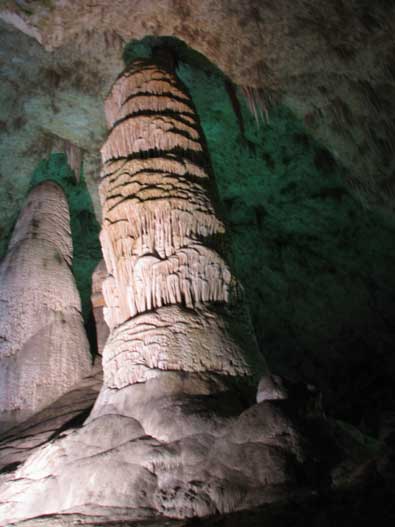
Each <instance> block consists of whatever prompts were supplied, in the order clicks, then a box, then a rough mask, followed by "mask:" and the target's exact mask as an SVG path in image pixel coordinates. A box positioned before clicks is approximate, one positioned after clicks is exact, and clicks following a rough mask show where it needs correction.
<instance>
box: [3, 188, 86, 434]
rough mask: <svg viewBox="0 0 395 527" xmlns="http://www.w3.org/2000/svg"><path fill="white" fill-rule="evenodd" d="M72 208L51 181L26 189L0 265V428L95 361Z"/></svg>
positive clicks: (43, 403) (50, 399)
mask: <svg viewBox="0 0 395 527" xmlns="http://www.w3.org/2000/svg"><path fill="white" fill-rule="evenodd" d="M71 262H72V242H71V234H70V218H69V210H68V205H67V201H66V198H65V195H64V193H63V191H62V190H61V188H60V187H58V186H57V185H55V184H54V183H43V184H41V185H38V186H37V187H35V188H34V189H33V190H32V191H31V192H30V194H29V197H28V199H27V202H26V204H25V206H24V208H23V210H22V212H21V214H20V216H19V219H18V221H17V223H16V225H15V228H14V232H13V235H12V238H11V241H10V244H9V248H8V253H7V255H6V257H5V258H4V260H3V261H2V262H1V267H0V387H1V388H0V408H1V413H0V430H1V431H4V430H6V429H7V428H9V427H10V426H12V425H13V424H15V423H18V422H21V421H22V420H24V419H26V418H28V417H29V416H30V415H32V414H33V413H35V412H38V411H39V410H41V409H43V408H44V407H45V406H47V405H48V404H50V403H51V402H53V401H54V400H55V399H57V398H58V397H60V396H61V395H63V394H64V393H66V392H67V391H68V390H70V388H71V387H72V386H73V384H75V383H76V382H77V381H79V380H80V379H81V378H82V377H83V376H84V375H87V373H88V372H89V370H90V368H91V360H90V354H89V346H88V341H87V338H86V335H85V330H84V326H83V321H82V316H81V302H80V297H79V293H78V290H77V288H76V285H75V282H74V278H73V275H72V273H71V270H70V265H71Z"/></svg>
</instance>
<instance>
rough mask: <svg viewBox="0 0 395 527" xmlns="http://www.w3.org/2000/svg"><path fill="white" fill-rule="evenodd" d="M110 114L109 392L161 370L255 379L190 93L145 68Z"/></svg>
mask: <svg viewBox="0 0 395 527" xmlns="http://www.w3.org/2000/svg"><path fill="white" fill-rule="evenodd" d="M105 112H106V116H107V121H108V124H109V126H110V133H109V135H108V139H107V141H106V142H105V144H104V146H103V148H102V159H103V172H102V181H101V185H100V196H101V202H102V209H103V229H102V233H101V243H102V248H103V254H104V259H105V262H106V266H107V270H108V278H107V279H106V280H105V281H104V285H103V293H104V298H105V302H106V307H105V309H104V316H105V319H106V321H107V323H108V325H109V327H110V328H111V336H110V339H109V340H108V343H107V345H106V347H105V349H104V353H103V366H104V372H105V383H107V386H108V387H113V386H116V387H117V388H121V387H123V386H126V385H130V384H133V383H136V382H143V381H144V380H147V379H150V378H152V377H155V376H157V375H158V374H159V372H160V371H164V370H180V371H185V372H215V373H216V374H223V375H224V376H234V377H245V376H251V375H252V374H254V373H257V369H259V365H260V366H262V360H261V359H260V357H259V355H258V353H257V350H256V347H255V342H254V338H253V336H252V331H251V327H250V326H249V324H248V318H247V317H246V316H241V317H240V316H238V317H235V316H232V313H234V312H235V311H237V313H238V315H240V312H241V311H242V309H241V306H240V303H241V299H240V288H239V286H238V284H237V281H236V279H235V278H234V277H233V276H232V273H231V271H230V269H229V266H228V265H227V264H226V262H225V260H224V259H223V257H222V255H221V254H220V251H219V249H220V248H221V246H222V245H223V241H222V238H223V235H224V230H225V229H224V225H223V222H222V221H221V220H220V219H219V218H218V216H217V214H216V211H215V208H214V205H213V203H214V202H213V192H212V182H211V181H210V177H209V168H208V159H207V155H206V152H205V148H204V143H203V138H202V135H201V132H200V127H199V122H198V118H197V115H196V113H195V111H194V108H193V104H192V101H191V100H190V98H189V96H188V94H187V93H186V91H185V89H184V87H183V86H182V84H181V83H180V81H179V80H178V79H177V77H176V76H175V74H174V73H173V72H172V71H171V69H170V68H167V67H166V65H165V64H164V63H162V64H161V63H154V62H149V61H146V62H144V61H141V60H138V61H136V62H135V63H134V64H132V66H131V67H130V68H129V69H128V70H127V71H126V72H125V73H124V75H122V76H121V77H120V78H119V79H118V81H117V82H116V83H115V84H114V86H113V88H112V90H111V92H110V94H109V96H108V98H107V100H106V104H105ZM176 306H177V307H176ZM230 320H232V323H231V324H229V321H230ZM231 325H232V326H233V327H237V326H238V333H239V339H238V340H237V339H235V333H236V332H235V331H233V334H232V330H231V329H230V326H231ZM240 337H241V341H242V347H241V346H240V344H241V342H240Z"/></svg>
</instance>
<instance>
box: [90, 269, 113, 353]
mask: <svg viewBox="0 0 395 527" xmlns="http://www.w3.org/2000/svg"><path fill="white" fill-rule="evenodd" d="M106 276H107V270H106V265H105V263H104V260H100V262H99V263H98V264H97V266H96V269H95V270H94V272H93V275H92V295H91V304H92V311H93V317H94V319H95V326H96V342H97V353H98V354H99V355H101V354H102V353H103V348H104V345H105V343H106V341H107V338H108V334H109V329H108V326H107V324H106V322H105V320H104V315H103V308H104V297H103V281H104V280H105V278H106Z"/></svg>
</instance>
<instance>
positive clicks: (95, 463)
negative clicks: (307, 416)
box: [0, 372, 314, 526]
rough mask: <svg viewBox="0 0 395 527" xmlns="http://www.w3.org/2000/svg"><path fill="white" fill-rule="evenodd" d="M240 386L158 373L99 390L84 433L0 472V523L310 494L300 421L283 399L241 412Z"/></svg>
mask: <svg viewBox="0 0 395 527" xmlns="http://www.w3.org/2000/svg"><path fill="white" fill-rule="evenodd" d="M237 384H238V383H237V382H236V381H235V380H232V381H231V380H230V379H229V378H227V377H225V376H213V375H212V374H210V375H206V374H187V373H179V372H163V373H161V375H160V376H159V377H158V378H155V379H151V380H149V381H147V382H145V383H142V384H135V385H132V386H128V387H126V388H123V389H120V390H116V389H108V388H102V391H101V393H100V395H99V398H98V400H97V403H96V405H95V407H94V408H93V410H92V413H91V415H90V417H89V419H88V420H87V421H86V422H85V424H84V425H83V426H82V427H81V428H77V429H71V430H67V431H65V432H62V433H61V434H60V435H59V436H58V437H57V438H56V439H54V440H52V441H50V442H49V443H48V444H46V445H45V446H43V447H41V448H39V449H37V450H36V451H35V452H34V453H33V455H32V456H31V457H30V458H28V459H27V461H26V462H25V464H24V465H22V466H21V467H20V468H18V469H17V470H16V472H14V473H10V474H5V475H4V476H3V481H2V485H1V488H0V503H1V505H0V518H1V520H0V525H1V526H5V525H8V524H10V523H12V522H14V523H15V522H16V523H18V522H21V521H22V520H26V519H29V518H30V519H31V518H35V517H39V516H43V515H53V514H56V515H63V514H67V515H70V514H75V515H88V516H92V517H94V516H100V517H101V518H102V520H110V519H116V518H118V517H122V519H124V520H125V519H129V520H130V521H132V520H137V519H141V520H143V519H147V518H148V517H149V518H158V517H162V518H163V517H167V518H180V519H181V518H191V517H203V516H208V515H213V514H218V513H220V514H223V513H228V512H232V511H237V510H245V509H249V508H251V507H254V506H259V505H262V504H264V503H270V502H276V501H278V500H282V499H285V498H289V497H290V496H292V495H300V494H303V493H306V492H307V493H308V492H309V491H308V490H307V486H308V484H309V479H310V475H311V468H312V465H314V463H312V461H311V460H310V459H309V456H308V443H307V442H306V439H305V438H303V439H302V436H301V434H300V432H299V430H302V429H303V428H304V423H303V418H302V417H300V416H298V414H297V412H295V408H291V406H290V404H291V403H290V401H288V400H266V401H264V402H262V403H260V404H255V405H253V406H250V407H249V408H247V409H245V408H246V402H245V400H246V399H247V398H248V397H249V393H248V389H247V390H246V391H245V392H244V393H243V395H242V396H241V395H240V393H242V392H240V391H239V390H236V389H235V388H236V387H237ZM243 399H244V400H243ZM291 415H292V416H293V417H290V416H291ZM67 517H69V516H66V517H65V518H67ZM49 525H50V524H49ZM54 525H55V524H54ZM60 525H73V524H72V523H69V524H68V523H67V521H66V523H63V524H62V523H60ZM94 525H100V523H98V524H95V523H94Z"/></svg>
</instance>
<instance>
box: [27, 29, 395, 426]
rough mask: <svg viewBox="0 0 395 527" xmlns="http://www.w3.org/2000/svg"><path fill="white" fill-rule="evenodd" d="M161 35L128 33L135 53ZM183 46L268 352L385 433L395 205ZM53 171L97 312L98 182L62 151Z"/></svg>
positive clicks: (286, 115)
mask: <svg viewBox="0 0 395 527" xmlns="http://www.w3.org/2000/svg"><path fill="white" fill-rule="evenodd" d="M165 40H166V43H167V44H169V42H170V40H169V39H165ZM155 43H156V44H157V41H155ZM151 45H152V41H151V40H150V39H145V40H144V41H143V42H139V43H132V44H129V45H128V46H127V48H126V50H125V57H126V60H130V59H131V58H133V57H134V56H138V55H143V56H144V55H145V54H148V53H149V51H150V46H151ZM173 45H174V46H175V47H176V49H177V55H178V66H177V73H178V75H179V76H180V78H181V80H182V81H183V82H184V83H185V84H186V86H187V87H188V89H189V91H190V93H191V96H192V99H193V101H194V104H195V106H196V109H197V112H198V114H199V117H200V119H201V125H202V128H203V130H204V133H205V136H206V140H207V146H208V150H209V153H210V157H211V162H212V168H213V172H214V175H215V180H216V184H217V187H218V193H219V201H220V203H219V206H220V207H221V209H222V212H223V215H224V218H225V221H226V223H227V228H228V232H229V239H230V243H231V250H232V254H231V260H232V263H233V267H234V269H235V271H236V273H237V275H238V276H239V278H240V279H241V281H242V283H243V285H244V288H245V296H246V299H247V302H248V304H249V306H250V311H251V316H252V321H253V325H254V327H255V331H256V335H257V338H258V341H259V345H260V347H261V349H262V352H263V353H265V355H266V357H267V359H268V362H269V365H270V367H271V369H272V370H273V371H274V372H275V373H280V374H283V375H287V376H288V377H291V378H294V379H302V380H303V381H307V382H310V383H314V384H316V385H318V387H319V388H320V389H321V390H322V391H323V394H324V405H325V407H326V409H327V411H328V412H329V413H332V414H334V415H336V416H337V417H340V418H343V419H346V420H349V421H351V422H353V423H354V424H356V425H359V426H362V427H364V428H365V430H366V431H368V432H370V433H372V434H375V433H376V431H377V427H378V422H377V421H378V419H379V417H378V415H379V414H380V413H381V412H383V411H385V408H386V405H388V407H390V406H391V404H392V403H393V389H392V384H393V382H392V378H393V375H394V373H395V371H394V370H395V361H394V358H393V342H394V336H395V335H394V334H395V274H394V271H393V270H394V268H395V256H394V250H393V246H394V236H395V221H394V217H393V215H392V213H391V212H390V211H384V210H380V209H378V208H368V207H366V206H364V204H363V203H362V202H361V201H360V199H359V198H358V194H356V193H353V192H352V191H350V190H349V188H348V186H347V179H348V174H347V171H346V170H345V169H344V168H343V167H341V166H339V164H338V163H337V161H336V159H335V157H334V155H332V154H331V153H330V152H329V151H328V150H327V149H326V148H325V145H324V144H318V143H317V142H316V141H315V140H314V137H312V135H311V134H310V133H309V132H307V131H306V128H305V127H304V123H303V122H299V121H298V120H297V119H296V118H295V117H294V116H293V115H292V114H291V113H290V111H289V110H287V108H286V107H284V106H281V105H277V104H275V103H273V104H272V105H271V107H270V108H269V113H268V119H266V120H262V121H261V122H260V123H259V124H257V123H256V121H255V119H254V117H253V116H252V115H251V113H250V112H249V110H248V109H247V106H246V103H245V100H244V98H243V96H242V95H241V94H240V93H238V92H237V88H236V87H233V86H231V84H230V82H229V81H228V80H227V79H225V78H224V76H223V75H222V74H221V72H219V71H218V70H217V69H216V68H215V67H214V66H213V65H211V64H209V63H208V62H207V61H206V60H205V59H204V57H202V56H201V55H198V54H197V53H195V52H193V51H192V50H190V49H187V48H186V47H185V46H183V45H182V44H181V43H179V42H177V43H174V41H173ZM44 179H55V180H56V181H57V182H58V183H60V184H61V185H62V186H63V188H64V189H65V191H66V194H67V196H68V199H69V204H70V209H71V217H72V232H73V242H74V251H75V257H74V264H73V271H74V274H75V276H76V280H77V284H78V287H79V289H80V292H81V296H82V301H83V306H84V315H85V317H86V320H88V319H89V309H90V308H89V294H90V282H91V273H92V271H93V269H94V267H95V265H96V263H97V261H98V259H99V258H100V249H99V242H98V231H99V226H98V224H97V221H96V219H95V217H94V213H93V208H92V204H91V200H90V197H89V193H88V191H87V189H86V186H85V183H84V177H83V176H82V178H81V181H80V182H79V183H78V182H77V181H76V180H75V178H74V176H73V174H72V172H71V170H70V168H69V167H67V163H66V158H65V156H63V155H61V154H55V155H52V156H51V157H50V158H48V159H46V160H43V161H42V162H41V163H40V164H39V166H38V167H37V168H36V170H35V171H34V173H33V176H32V184H35V183H38V182H39V181H42V180H44Z"/></svg>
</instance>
